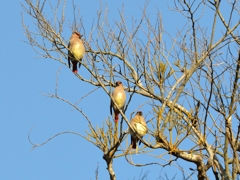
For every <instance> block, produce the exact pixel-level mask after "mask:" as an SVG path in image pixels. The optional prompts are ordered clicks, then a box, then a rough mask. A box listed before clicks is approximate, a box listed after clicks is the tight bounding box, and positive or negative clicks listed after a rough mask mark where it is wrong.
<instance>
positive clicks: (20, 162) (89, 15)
mask: <svg viewBox="0 0 240 180" xmlns="http://www.w3.org/2000/svg"><path fill="white" fill-rule="evenodd" d="M20 2H22V3H24V2H23V1H16V0H15V1H14V2H11V3H10V1H7V2H4V3H3V1H2V2H1V3H0V17H1V30H0V32H1V35H0V36H1V44H0V51H1V59H2V60H1V66H0V73H1V76H0V84H1V89H0V91H1V93H0V99H1V101H0V103H1V106H0V107H1V110H0V144H1V151H0V152H1V153H0V162H1V163H0V179H25V180H28V179H36V180H38V179H39V180H40V179H46V180H47V179H61V180H65V179H72V180H74V179H89V180H90V179H92V180H93V179H95V170H96V168H97V166H99V179H108V178H109V175H108V172H107V171H106V163H105V162H104V160H103V159H102V155H103V154H102V152H101V151H100V150H99V149H98V148H96V147H95V146H94V145H92V144H90V143H89V142H87V141H86V140H84V139H82V138H81V137H79V136H76V135H72V134H65V135H61V136H58V137H56V138H55V139H53V140H51V141H50V142H49V143H47V144H46V145H44V146H41V147H39V148H36V149H34V150H33V151H31V144H30V143H29V141H28V133H29V131H30V129H31V128H32V127H33V130H32V133H31V139H32V141H33V142H35V143H36V144H38V143H42V142H44V141H45V140H46V139H48V138H49V137H51V136H53V135H54V134H56V133H59V132H62V131H76V132H80V133H82V134H84V133H85V130H86V129H87V123H86V121H85V120H84V118H83V117H82V116H81V114H79V113H78V112H77V111H76V110H74V109H73V108H72V107H70V106H69V105H68V104H66V103H64V102H62V101H60V100H57V99H52V98H48V97H46V96H44V95H43V93H45V94H47V93H54V91H55V84H56V73H57V71H58V70H59V68H61V71H60V75H59V95H60V96H61V97H64V98H66V99H68V100H70V101H71V102H77V101H78V100H79V99H80V98H81V97H82V96H84V95H85V94H87V93H88V92H89V91H90V90H93V89H94V87H93V86H89V85H86V84H85V83H83V82H81V81H79V80H78V79H77V77H75V76H74V75H73V73H72V72H71V71H70V70H69V69H68V68H67V67H66V66H63V65H62V64H60V63H58V62H56V61H53V60H51V59H40V58H36V57H37V56H38V55H37V54H36V53H35V52H34V51H33V49H32V48H31V46H29V45H28V44H26V43H24V41H26V37H25V36H24V31H23V28H22V25H21V13H23V10H22V8H21V5H20ZM70 2H71V1H68V2H67V10H66V14H68V13H71V12H69V11H70V10H69V8H68V7H70V4H68V3H70ZM76 2H77V3H76V5H77V6H78V7H80V10H81V16H82V18H83V22H84V25H85V27H86V31H90V30H91V25H92V21H93V19H94V18H96V17H97V16H96V14H97V10H98V9H99V7H100V3H99V1H94V0H89V1H82V0H81V1H76ZM102 4H103V5H107V6H108V10H109V14H110V15H111V17H110V18H109V20H118V19H119V16H118V13H117V9H118V8H119V9H121V7H122V5H123V4H124V9H125V15H126V16H127V17H128V18H129V20H130V19H131V17H133V18H136V19H138V18H140V17H141V16H140V9H139V8H143V7H144V1H137V0H134V1H129V2H125V1H118V2H116V1H110V0H106V1H102ZM168 5H169V6H171V4H166V1H151V2H150V3H149V5H148V13H149V14H150V17H151V18H153V19H155V18H154V16H155V14H156V13H157V8H158V9H159V10H160V12H161V13H162V14H163V24H164V28H165V29H166V30H167V31H168V33H170V34H175V33H176V31H177V28H178V27H181V26H182V24H183V23H185V22H181V20H177V21H176V18H177V17H178V16H179V14H177V13H175V12H172V11H169V10H168ZM49 13H51V12H49ZM24 16H26V14H25V15H24ZM67 18H68V16H67ZM67 20H69V19H67ZM25 23H26V24H28V25H29V26H30V27H31V28H33V29H34V28H35V27H34V26H33V21H32V20H31V19H29V18H26V22H25ZM66 28H68V27H66ZM70 31H71V30H70V29H66V30H65V31H64V34H63V35H64V38H65V39H68V38H69V37H70V34H69V33H68V32H70ZM81 71H84V70H83V69H81V70H80V72H81ZM145 101H146V99H141V100H139V99H138V98H134V99H133V104H132V106H131V107H129V109H131V108H132V109H134V107H137V106H139V105H140V104H141V103H142V102H145ZM98 102H100V103H101V105H97V104H96V103H98ZM134 103H135V104H134ZM93 104H94V105H96V106H93ZM79 106H80V107H81V108H82V109H83V110H84V111H85V112H86V113H87V114H88V115H89V117H90V118H91V119H93V121H94V122H93V123H94V125H97V124H99V125H102V121H103V120H104V119H106V118H108V117H109V116H110V114H109V98H108V97H107V95H106V94H104V93H103V91H101V90H98V91H96V92H94V93H92V94H91V95H90V96H89V97H88V98H86V99H83V100H82V101H81V102H80V103H79ZM130 113H131V110H129V111H128V112H127V116H129V115H130ZM123 146H124V147H125V146H126V145H125V144H124V145H123ZM156 151H157V153H158V152H159V153H160V152H161V151H160V150H156ZM132 158H133V160H134V162H136V163H143V162H151V161H158V160H156V158H151V157H149V156H143V155H134V156H133V157H132ZM180 162H181V161H180ZM181 165H182V164H181ZM182 166H183V167H184V168H186V169H188V168H189V167H192V166H193V165H190V164H184V165H182ZM192 168H195V167H194V166H193V167H192ZM171 169H172V167H171V166H170V167H165V168H164V169H163V168H162V167H161V166H157V165H153V166H147V167H144V168H143V167H134V166H131V165H129V164H128V163H127V162H126V160H125V158H123V157H122V158H118V159H114V170H115V172H116V175H117V179H138V178H139V176H140V174H141V173H142V174H144V173H148V179H157V178H158V177H159V176H165V173H166V174H168V176H169V178H171V177H173V176H174V175H175V173H173V172H172V171H171ZM177 177H179V179H181V177H182V176H181V173H180V172H178V175H177Z"/></svg>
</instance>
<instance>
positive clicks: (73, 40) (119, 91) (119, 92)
mask: <svg viewBox="0 0 240 180" xmlns="http://www.w3.org/2000/svg"><path fill="white" fill-rule="evenodd" d="M81 37H82V35H81V34H80V33H79V32H73V33H72V36H71V37H70V41H69V44H68V49H69V50H68V65H69V68H71V64H72V71H73V73H74V74H76V73H77V72H78V69H77V65H78V63H79V62H81V61H82V58H83V56H84V54H85V47H84V43H83V41H82V40H81ZM80 66H81V63H79V68H80ZM113 101H114V102H115V103H114V102H113ZM125 102H126V93H125V91H124V87H123V84H122V82H121V81H117V82H116V88H115V89H114V91H113V92H112V100H111V103H110V113H111V115H112V110H113V111H114V121H115V123H118V119H119V118H118V115H119V113H120V112H119V109H121V110H123V108H124V105H125ZM115 104H117V106H118V107H117V106H116V105H115ZM130 124H131V126H132V128H134V130H135V132H136V133H137V134H138V135H139V136H140V137H143V136H144V135H145V134H146V133H147V131H148V130H147V124H146V121H145V120H144V117H143V114H142V112H141V111H138V112H137V113H136V115H135V117H134V118H132V119H131V121H130ZM129 132H130V134H131V146H132V148H133V149H136V147H137V142H138V141H139V139H138V137H137V136H136V134H135V133H134V132H133V131H132V129H131V128H129ZM140 143H141V141H139V145H140Z"/></svg>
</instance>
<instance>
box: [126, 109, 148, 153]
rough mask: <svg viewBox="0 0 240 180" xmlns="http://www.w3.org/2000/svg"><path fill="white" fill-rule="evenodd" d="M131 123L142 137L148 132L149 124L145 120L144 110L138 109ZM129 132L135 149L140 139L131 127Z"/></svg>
mask: <svg viewBox="0 0 240 180" xmlns="http://www.w3.org/2000/svg"><path fill="white" fill-rule="evenodd" d="M130 125H131V126H132V128H133V129H134V130H135V131H136V133H137V134H138V135H139V136H140V137H141V138H142V137H143V136H144V135H145V134H146V133H147V132H148V129H147V124H146V122H145V120H144V117H143V113H142V111H138V112H137V113H136V116H135V117H134V118H132V119H131V121H130ZM129 132H130V134H131V145H132V148H133V149H136V146H137V142H138V141H139V139H138V137H137V136H136V134H135V133H134V132H133V130H132V129H131V128H129ZM140 144H141V141H139V145H140Z"/></svg>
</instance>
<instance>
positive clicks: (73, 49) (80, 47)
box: [68, 31, 85, 74]
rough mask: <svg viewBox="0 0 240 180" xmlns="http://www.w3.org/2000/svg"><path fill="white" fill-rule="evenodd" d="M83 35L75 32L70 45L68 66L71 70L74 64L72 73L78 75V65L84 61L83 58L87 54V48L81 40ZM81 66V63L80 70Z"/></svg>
mask: <svg viewBox="0 0 240 180" xmlns="http://www.w3.org/2000/svg"><path fill="white" fill-rule="evenodd" d="M81 37H82V35H81V34H80V33H79V32H76V31H74V32H73V33H72V36H71V37H70V41H69V44H68V49H69V50H68V66H69V68H71V63H70V61H71V62H72V72H73V73H74V74H76V73H77V72H78V70H77V64H78V63H79V62H80V61H82V58H83V56H84V54H85V47H84V44H83V41H82V40H81ZM80 66H81V63H79V68H80Z"/></svg>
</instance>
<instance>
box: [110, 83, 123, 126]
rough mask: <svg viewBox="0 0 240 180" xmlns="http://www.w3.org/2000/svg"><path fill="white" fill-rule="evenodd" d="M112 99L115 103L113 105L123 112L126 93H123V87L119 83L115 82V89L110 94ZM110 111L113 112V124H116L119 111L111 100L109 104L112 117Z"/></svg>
mask: <svg viewBox="0 0 240 180" xmlns="http://www.w3.org/2000/svg"><path fill="white" fill-rule="evenodd" d="M112 98H113V100H114V101H115V103H116V104H117V105H118V107H119V109H121V110H123V108H124V105H125V102H126V93H125V91H124V88H123V85H122V82H121V81H117V82H116V88H115V89H114V91H113V92H112ZM112 109H113V111H114V120H115V122H118V115H119V113H120V112H119V110H118V108H117V107H116V106H115V104H114V103H113V101H112V100H111V103H110V113H111V115H112Z"/></svg>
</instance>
